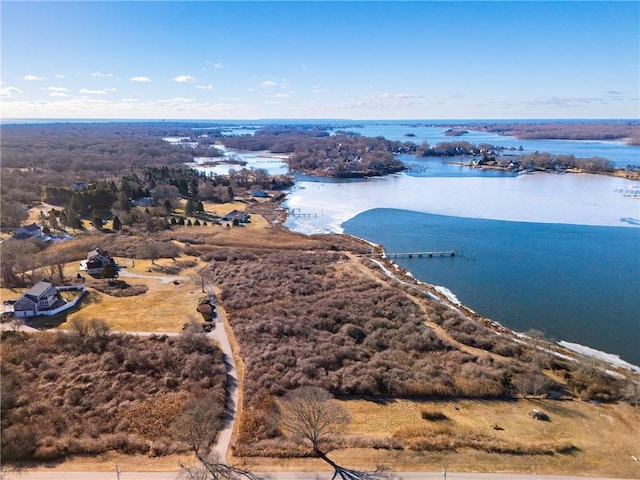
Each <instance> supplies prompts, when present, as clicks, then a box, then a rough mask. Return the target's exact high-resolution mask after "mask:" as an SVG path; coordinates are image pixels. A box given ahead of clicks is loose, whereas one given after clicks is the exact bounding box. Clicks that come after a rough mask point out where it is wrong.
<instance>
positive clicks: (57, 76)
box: [56, 73, 64, 78]
mask: <svg viewBox="0 0 640 480" xmlns="http://www.w3.org/2000/svg"><path fill="white" fill-rule="evenodd" d="M56 78H64V75H62V74H61V73H56Z"/></svg>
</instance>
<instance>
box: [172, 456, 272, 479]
mask: <svg viewBox="0 0 640 480" xmlns="http://www.w3.org/2000/svg"><path fill="white" fill-rule="evenodd" d="M198 460H199V461H200V463H199V464H198V465H194V466H185V465H183V464H181V465H180V466H181V467H182V471H181V472H180V478H182V479H184V480H266V479H267V478H269V477H268V476H264V475H257V474H255V473H253V472H250V471H249V470H247V469H245V468H244V467H243V466H234V465H227V464H226V463H224V462H222V461H221V460H220V459H219V458H218V456H217V455H215V454H213V455H209V456H208V457H206V458H205V457H198Z"/></svg>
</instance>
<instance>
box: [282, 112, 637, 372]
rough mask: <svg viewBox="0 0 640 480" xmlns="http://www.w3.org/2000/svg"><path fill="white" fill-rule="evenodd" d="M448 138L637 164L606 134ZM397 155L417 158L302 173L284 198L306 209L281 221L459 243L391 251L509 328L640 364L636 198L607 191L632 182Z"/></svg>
mask: <svg viewBox="0 0 640 480" xmlns="http://www.w3.org/2000/svg"><path fill="white" fill-rule="evenodd" d="M349 130H355V131H358V132H360V133H362V134H363V135H367V136H378V135H382V136H384V137H386V138H389V139H393V140H401V141H407V140H408V141H413V142H416V143H421V142H422V141H428V142H429V143H430V144H435V143H437V142H440V141H451V140H452V138H451V137H447V136H445V135H444V130H445V129H443V128H440V127H423V126H420V127H412V126H410V125H409V124H399V123H392V124H387V123H380V124H366V125H364V126H362V127H359V128H350V129H349ZM406 133H412V134H414V135H415V137H406V136H405V134H406ZM457 139H462V140H467V141H469V142H471V143H481V142H486V143H492V144H494V145H502V146H505V147H511V146H513V147H515V148H518V147H519V146H520V145H522V147H523V151H524V152H525V153H526V152H533V151H536V150H537V151H540V152H549V153H557V154H574V155H576V156H580V157H591V156H601V157H604V158H609V159H611V160H613V161H614V162H616V164H618V165H627V164H638V163H640V149H638V147H627V146H625V145H623V144H621V143H614V142H573V141H550V140H549V141H544V140H543V141H541V140H530V141H525V140H522V141H521V140H517V139H514V138H510V137H500V136H497V135H492V134H484V133H479V132H470V133H469V134H468V135H465V136H463V137H457ZM401 159H402V160H403V161H404V162H405V163H407V164H409V165H415V167H416V168H415V169H414V170H411V171H408V172H405V173H403V174H399V175H394V176H391V177H384V178H374V179H368V180H347V181H345V180H340V181H336V180H330V179H318V178H309V177H303V176H301V177H299V179H298V181H297V182H296V186H295V187H294V188H292V189H291V191H290V192H289V195H288V197H287V198H288V199H287V206H288V207H290V208H296V209H299V210H298V211H299V212H301V213H310V214H311V215H312V217H311V218H306V217H299V218H295V217H294V216H291V217H290V218H289V220H288V221H287V226H288V227H289V228H291V229H293V230H296V231H300V232H304V233H316V232H328V231H334V232H340V231H344V232H346V233H351V234H354V235H357V236H359V237H362V238H366V239H368V240H371V241H373V242H376V243H380V244H382V245H384V247H385V248H386V249H387V251H407V252H410V251H433V250H441V249H442V250H449V249H451V248H454V247H455V248H456V249H458V250H459V251H460V252H461V254H460V255H459V256H457V257H455V258H432V259H417V258H414V259H403V260H397V261H398V263H399V264H401V265H402V266H403V267H404V268H407V269H408V270H409V271H411V272H412V274H413V275H414V276H415V277H416V278H417V279H418V280H421V281H424V282H428V283H431V284H435V285H442V286H444V287H446V288H448V289H449V290H451V291H452V292H453V293H454V294H455V295H456V296H457V297H458V298H459V300H460V301H461V302H462V303H464V304H465V305H467V306H469V307H470V308H472V309H474V310H475V311H477V312H478V313H480V314H481V315H484V316H486V317H488V318H491V319H493V320H496V321H498V322H500V323H501V324H503V325H505V326H507V327H509V328H512V329H514V330H516V331H526V330H529V329H538V330H543V331H544V332H545V333H546V334H547V335H548V336H550V337H553V338H555V339H557V340H564V341H568V342H572V343H577V344H582V345H585V346H589V347H592V348H595V349H598V350H601V351H604V352H608V353H611V354H617V355H620V356H621V358H622V359H624V360H626V361H628V362H631V363H633V364H635V365H640V228H639V227H638V226H637V222H638V221H640V201H639V200H637V199H632V198H628V197H626V198H623V197H622V195H620V194H619V193H616V190H619V189H621V188H624V187H625V186H628V185H629V184H630V183H631V182H629V181H625V180H623V179H617V178H611V177H603V176H597V175H574V174H568V175H556V174H535V175H520V176H516V175H513V174H510V173H505V172H496V171H485V170H476V169H472V168H468V167H464V166H460V165H452V164H450V163H447V162H443V161H442V159H433V158H416V157H413V156H401ZM313 215H315V216H313Z"/></svg>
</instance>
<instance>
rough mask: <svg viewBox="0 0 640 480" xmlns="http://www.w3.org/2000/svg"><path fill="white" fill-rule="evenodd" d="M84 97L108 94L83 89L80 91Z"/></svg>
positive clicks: (102, 91)
mask: <svg viewBox="0 0 640 480" xmlns="http://www.w3.org/2000/svg"><path fill="white" fill-rule="evenodd" d="M80 93H81V94H82V95H106V94H107V92H106V91H105V90H89V89H88V88H82V89H81V90H80Z"/></svg>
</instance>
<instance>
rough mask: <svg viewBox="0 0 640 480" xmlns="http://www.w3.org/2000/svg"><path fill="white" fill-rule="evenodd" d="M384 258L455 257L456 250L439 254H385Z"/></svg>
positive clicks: (439, 252)
mask: <svg viewBox="0 0 640 480" xmlns="http://www.w3.org/2000/svg"><path fill="white" fill-rule="evenodd" d="M384 256H385V257H386V258H389V259H396V258H433V257H455V256H456V251H455V250H442V251H437V252H385V254H384Z"/></svg>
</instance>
